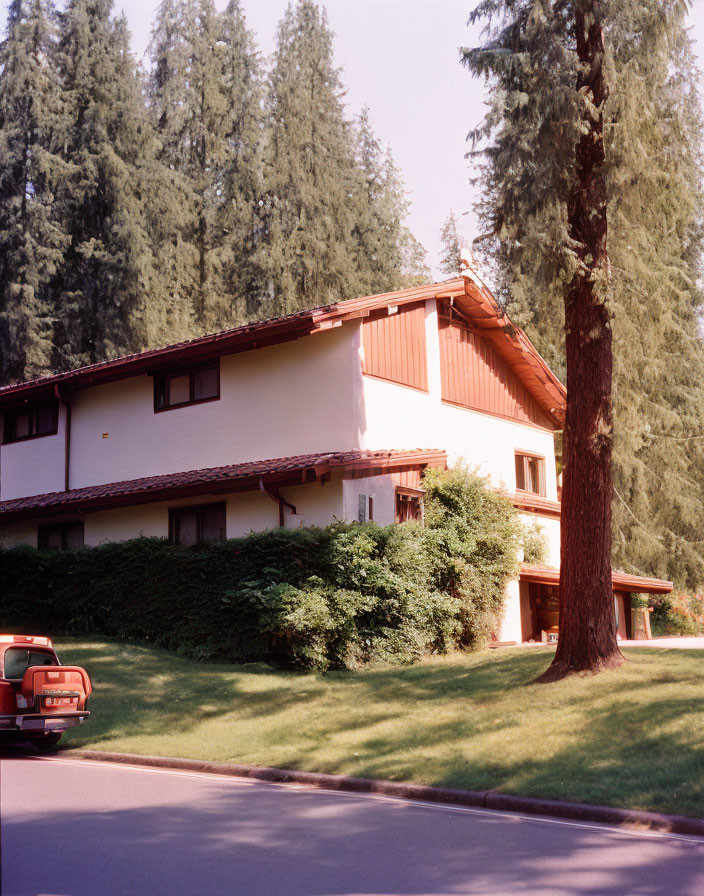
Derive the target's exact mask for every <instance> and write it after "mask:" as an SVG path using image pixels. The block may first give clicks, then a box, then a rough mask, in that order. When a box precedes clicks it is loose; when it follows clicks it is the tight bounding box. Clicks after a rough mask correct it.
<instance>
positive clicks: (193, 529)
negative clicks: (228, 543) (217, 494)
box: [169, 504, 225, 545]
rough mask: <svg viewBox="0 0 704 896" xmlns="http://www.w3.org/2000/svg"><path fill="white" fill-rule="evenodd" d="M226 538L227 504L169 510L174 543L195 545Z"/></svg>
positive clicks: (170, 528) (171, 539)
mask: <svg viewBox="0 0 704 896" xmlns="http://www.w3.org/2000/svg"><path fill="white" fill-rule="evenodd" d="M224 538H225V505H224V504H204V505H203V506H201V507H178V508H175V509H173V510H171V511H169V540H170V541H172V542H173V543H174V544H183V545H193V544H202V542H204V541H223V540H224Z"/></svg>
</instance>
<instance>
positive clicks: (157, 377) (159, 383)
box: [154, 359, 220, 414]
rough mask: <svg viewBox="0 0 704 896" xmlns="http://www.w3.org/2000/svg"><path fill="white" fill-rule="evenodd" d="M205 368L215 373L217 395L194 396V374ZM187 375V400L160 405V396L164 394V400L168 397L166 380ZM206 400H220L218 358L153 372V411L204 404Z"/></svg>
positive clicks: (160, 411) (158, 411)
mask: <svg viewBox="0 0 704 896" xmlns="http://www.w3.org/2000/svg"><path fill="white" fill-rule="evenodd" d="M206 370H214V371H215V373H216V375H217V381H218V387H217V388H218V391H217V395H211V396H209V397H208V398H196V397H195V385H196V375H197V374H198V373H202V372H203V371H206ZM177 376H188V377H189V389H188V392H189V397H188V401H179V402H178V403H177V404H164V405H163V407H161V406H160V398H161V395H162V390H163V395H164V401H166V400H167V399H168V381H169V380H170V379H171V378H172V377H177ZM208 401H220V360H219V359H218V360H217V361H210V362H208V363H207V364H197V365H194V366H193V367H184V368H183V370H179V369H175V370H165V371H163V372H162V373H157V374H154V413H155V414H161V413H162V412H163V411H174V410H176V409H177V408H187V407H190V406H191V405H193V404H205V403H206V402H208Z"/></svg>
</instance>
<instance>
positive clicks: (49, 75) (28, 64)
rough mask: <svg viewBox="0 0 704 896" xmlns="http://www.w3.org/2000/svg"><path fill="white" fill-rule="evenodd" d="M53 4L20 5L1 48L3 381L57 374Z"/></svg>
mask: <svg viewBox="0 0 704 896" xmlns="http://www.w3.org/2000/svg"><path fill="white" fill-rule="evenodd" d="M55 44H56V20H55V10H54V9H53V7H52V6H51V4H50V2H49V0H13V2H12V3H11V5H10V8H9V12H8V22H7V37H6V39H5V41H4V42H3V44H2V46H1V47H0V158H1V159H2V164H1V165H0V382H9V381H13V380H22V379H29V378H32V377H36V376H41V375H42V374H45V373H48V372H50V370H51V356H52V340H53V321H54V316H55V308H54V301H53V293H52V284H53V280H54V277H55V275H56V270H57V267H58V266H59V265H60V264H61V261H62V257H63V251H64V248H65V242H66V239H65V234H64V232H63V230H62V228H61V224H60V222H59V221H58V220H57V216H56V212H55V208H54V194H53V190H54V187H55V185H56V182H57V180H58V178H59V177H60V176H61V173H62V163H61V159H60V158H59V157H58V156H57V154H56V145H57V132H58V131H60V121H61V116H62V104H61V96H60V93H59V89H58V83H57V76H56V69H55V55H56V54H55V48H56V47H55Z"/></svg>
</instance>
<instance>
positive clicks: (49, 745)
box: [32, 732, 61, 753]
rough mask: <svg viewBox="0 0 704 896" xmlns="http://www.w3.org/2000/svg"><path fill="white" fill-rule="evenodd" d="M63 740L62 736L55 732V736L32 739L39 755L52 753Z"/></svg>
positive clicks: (40, 736)
mask: <svg viewBox="0 0 704 896" xmlns="http://www.w3.org/2000/svg"><path fill="white" fill-rule="evenodd" d="M60 740H61V734H60V733H56V732H54V733H53V734H40V735H39V736H38V737H33V738H32V743H33V744H34V746H35V747H36V748H37V751H38V752H39V753H50V752H51V751H52V750H53V749H54V748H55V747H56V745H57V744H58V742H59V741H60Z"/></svg>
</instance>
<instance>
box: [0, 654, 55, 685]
mask: <svg viewBox="0 0 704 896" xmlns="http://www.w3.org/2000/svg"><path fill="white" fill-rule="evenodd" d="M55 665H56V659H55V657H54V656H52V654H50V653H42V652H41V651H39V650H27V648H26V647H8V648H7V650H6V651H5V670H4V677H5V678H11V679H19V678H22V676H23V675H24V673H25V672H26V671H27V669H29V667H30V666H55Z"/></svg>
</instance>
